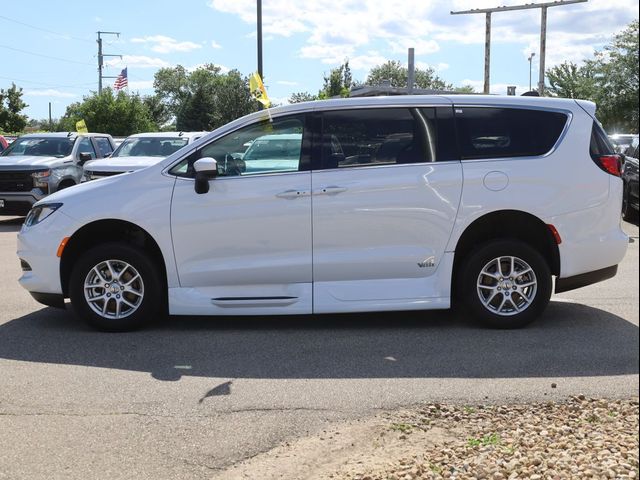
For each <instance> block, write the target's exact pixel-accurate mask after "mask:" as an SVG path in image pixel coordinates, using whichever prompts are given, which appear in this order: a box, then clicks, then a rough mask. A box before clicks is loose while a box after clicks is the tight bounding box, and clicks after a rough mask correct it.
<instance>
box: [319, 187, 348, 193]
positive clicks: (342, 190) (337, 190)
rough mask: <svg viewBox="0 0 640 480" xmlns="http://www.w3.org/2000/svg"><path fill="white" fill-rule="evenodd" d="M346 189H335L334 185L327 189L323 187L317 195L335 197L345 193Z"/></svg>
mask: <svg viewBox="0 0 640 480" xmlns="http://www.w3.org/2000/svg"><path fill="white" fill-rule="evenodd" d="M346 191H347V189H346V188H344V187H337V186H335V185H331V186H329V187H323V188H321V189H320V190H318V191H317V194H318V195H337V194H339V193H342V192H346Z"/></svg>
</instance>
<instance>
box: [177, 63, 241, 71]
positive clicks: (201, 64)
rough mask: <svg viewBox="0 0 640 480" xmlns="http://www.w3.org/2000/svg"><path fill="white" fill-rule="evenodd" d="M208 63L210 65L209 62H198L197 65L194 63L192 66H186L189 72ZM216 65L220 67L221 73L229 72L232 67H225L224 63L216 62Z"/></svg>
mask: <svg viewBox="0 0 640 480" xmlns="http://www.w3.org/2000/svg"><path fill="white" fill-rule="evenodd" d="M206 65H208V64H207V63H198V64H196V65H192V66H190V67H186V69H187V72H193V71H194V70H197V69H199V68H202V67H205V66H206ZM214 65H215V66H216V67H218V68H220V73H223V74H224V73H229V72H230V71H231V69H230V68H229V67H225V66H224V65H219V64H217V63H214Z"/></svg>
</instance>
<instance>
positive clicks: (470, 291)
mask: <svg viewBox="0 0 640 480" xmlns="http://www.w3.org/2000/svg"><path fill="white" fill-rule="evenodd" d="M462 265H463V267H462V269H461V272H460V275H459V284H458V294H459V297H460V299H461V300H462V301H463V303H464V305H465V306H466V307H467V309H468V310H469V311H470V313H471V314H472V315H473V316H474V317H475V318H476V319H477V320H479V321H480V322H482V323H483V324H484V325H487V326H489V327H492V328H503V329H513V328H521V327H524V326H525V325H528V324H529V323H531V322H532V321H534V320H535V319H536V318H537V317H539V316H540V315H541V314H542V312H543V311H544V309H545V308H546V306H547V305H548V304H549V299H550V298H551V290H552V279H551V271H550V269H549V265H548V264H547V262H546V260H545V259H544V258H543V257H542V255H540V253H539V252H538V251H537V250H535V249H534V248H532V247H530V246H529V245H527V244H526V243H524V242H521V241H518V240H494V241H490V242H487V243H485V244H483V245H481V246H480V247H479V248H477V249H476V250H475V251H473V252H472V253H471V254H469V255H468V256H467V258H465V259H464V263H463V264H462ZM498 265H500V268H501V272H498ZM513 272H515V275H514V274H513ZM507 274H510V275H507Z"/></svg>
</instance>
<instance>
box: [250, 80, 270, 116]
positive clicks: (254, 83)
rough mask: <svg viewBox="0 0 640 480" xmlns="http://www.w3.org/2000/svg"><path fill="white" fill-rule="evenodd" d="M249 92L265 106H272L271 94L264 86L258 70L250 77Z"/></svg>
mask: <svg viewBox="0 0 640 480" xmlns="http://www.w3.org/2000/svg"><path fill="white" fill-rule="evenodd" d="M249 92H251V96H252V97H253V98H255V99H256V100H257V101H259V102H260V103H261V104H263V105H264V107H265V108H269V107H270V106H271V100H269V96H268V95H267V89H266V88H264V85H263V83H262V79H261V78H260V75H259V74H258V72H255V73H254V74H253V75H251V76H250V77H249Z"/></svg>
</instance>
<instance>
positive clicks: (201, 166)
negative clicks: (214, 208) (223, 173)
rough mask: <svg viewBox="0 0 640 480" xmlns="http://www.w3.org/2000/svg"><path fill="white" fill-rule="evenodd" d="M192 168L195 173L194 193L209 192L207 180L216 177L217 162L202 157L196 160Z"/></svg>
mask: <svg viewBox="0 0 640 480" xmlns="http://www.w3.org/2000/svg"><path fill="white" fill-rule="evenodd" d="M193 168H194V169H195V171H196V182H195V191H196V193H197V194H202V193H207V192H208V191H209V180H211V179H212V178H215V177H216V176H217V175H218V162H216V161H215V159H213V158H211V157H204V158H200V159H198V160H196V161H195V162H194V164H193Z"/></svg>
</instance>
